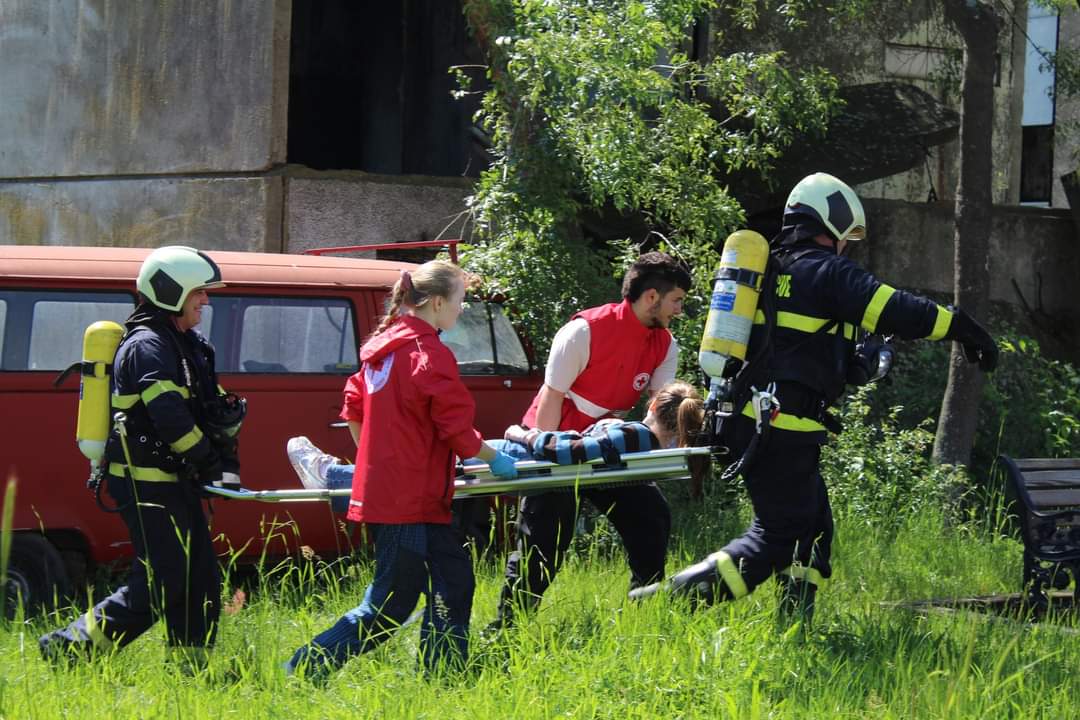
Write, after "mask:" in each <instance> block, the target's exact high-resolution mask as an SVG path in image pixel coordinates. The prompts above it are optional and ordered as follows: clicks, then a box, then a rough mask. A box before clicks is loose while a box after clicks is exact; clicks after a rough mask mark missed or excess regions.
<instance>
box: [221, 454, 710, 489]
mask: <svg viewBox="0 0 1080 720" xmlns="http://www.w3.org/2000/svg"><path fill="white" fill-rule="evenodd" d="M710 452H711V448H708V447H689V448H672V449H667V450H651V451H649V452H639V453H625V454H623V455H622V457H621V458H620V460H621V462H620V463H619V464H618V465H608V464H605V463H604V461H603V459H596V460H592V461H590V462H587V463H580V464H577V465H559V464H557V463H552V462H537V461H534V460H522V461H519V462H517V463H516V467H517V470H518V476H517V477H516V478H515V479H513V480H503V479H501V478H497V477H495V476H494V475H492V474H491V470H490V469H489V468H488V466H487V465H486V464H481V465H466V466H464V467H460V466H459V471H460V473H459V475H458V476H457V478H456V479H455V481H454V497H482V496H485V495H515V494H527V493H537V492H546V491H548V490H558V489H577V488H587V487H597V486H602V487H609V486H617V485H629V484H633V483H642V482H652V481H655V480H686V479H689V478H690V474H691V473H690V459H691V458H692V457H694V456H706V455H709V454H710ZM206 491H207V492H210V493H213V494H215V495H220V496H222V497H226V498H230V499H232V500H257V501H259V502H305V501H312V500H330V499H331V498H335V497H348V496H349V495H350V494H351V492H352V491H351V490H350V489H349V488H341V489H337V490H329V489H323V490H319V489H308V488H286V489H283V490H247V489H240V490H232V489H227V488H219V487H209V486H208V487H206Z"/></svg>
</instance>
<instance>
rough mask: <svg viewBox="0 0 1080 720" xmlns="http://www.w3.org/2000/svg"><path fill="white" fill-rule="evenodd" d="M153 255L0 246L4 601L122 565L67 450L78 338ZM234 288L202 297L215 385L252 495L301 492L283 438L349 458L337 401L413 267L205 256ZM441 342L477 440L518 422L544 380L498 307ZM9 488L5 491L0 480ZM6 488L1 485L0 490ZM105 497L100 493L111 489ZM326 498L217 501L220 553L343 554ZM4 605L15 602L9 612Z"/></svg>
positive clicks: (30, 597)
mask: <svg viewBox="0 0 1080 720" xmlns="http://www.w3.org/2000/svg"><path fill="white" fill-rule="evenodd" d="M148 252H149V250H147V249H133V248H94V247H49V246H44V247H36V246H0V417H3V418H4V422H3V430H2V438H3V440H2V443H0V473H2V475H0V480H2V479H3V478H7V477H15V478H16V479H17V491H16V502H15V522H14V530H15V535H14V538H13V543H12V553H11V561H10V566H9V570H8V577H7V580H6V583H5V591H6V592H7V593H8V596H9V597H17V596H19V595H20V594H21V597H23V598H24V600H26V601H28V602H29V604H30V605H32V606H48V605H50V604H51V601H52V598H53V597H54V595H56V594H60V595H62V594H64V593H66V592H67V591H68V590H69V589H70V588H71V587H72V586H74V587H81V586H82V583H83V582H84V580H85V577H86V574H87V571H88V570H91V569H93V568H94V567H95V566H97V565H100V564H103V563H111V562H113V561H117V560H121V559H123V558H125V557H128V556H129V555H130V552H131V550H130V542H129V541H128V538H127V533H126V532H125V530H124V527H123V523H122V522H121V521H120V519H119V516H118V515H115V514H108V513H105V512H103V511H102V510H101V509H99V508H98V506H97V504H96V503H95V501H94V499H93V497H92V495H91V493H90V492H89V491H88V490H87V488H86V479H87V476H88V474H89V462H88V461H87V460H86V458H84V457H83V456H82V455H81V454H80V452H79V450H78V448H77V447H76V445H75V419H76V409H77V403H78V394H79V378H78V375H77V373H74V374H72V376H71V377H68V378H67V379H66V381H64V382H63V383H62V384H61V385H60V386H59V387H54V386H53V381H54V379H55V378H56V377H57V374H58V372H59V371H61V370H62V369H64V368H66V367H67V366H68V365H70V364H71V363H73V362H75V361H77V360H79V359H80V356H81V354H82V336H83V331H84V329H85V328H86V326H87V325H89V324H90V323H92V322H95V321H97V320H113V321H116V322H120V323H122V322H123V320H124V319H125V318H126V317H127V316H128V314H129V313H130V312H131V310H132V308H133V306H134V302H135V277H136V275H137V274H138V270H139V266H140V264H141V263H142V261H143V259H144V258H145V257H146V255H147V254H148ZM209 254H210V256H211V257H213V259H214V261H215V262H217V263H218V265H219V266H220V267H221V273H222V277H223V279H224V280H225V282H226V283H227V285H228V287H226V288H223V289H221V290H217V291H214V292H212V293H211V294H210V307H209V308H208V309H206V310H204V311H203V320H202V324H201V325H200V327H199V329H200V331H202V332H203V334H204V335H206V337H208V338H209V339H210V341H211V342H212V343H213V344H214V347H215V350H216V357H217V369H218V373H219V379H220V382H221V384H222V386H224V387H225V388H226V389H227V390H229V391H232V392H235V393H237V394H239V395H242V396H244V397H246V398H247V401H248V414H247V418H246V419H245V421H244V427H243V430H242V431H241V434H240V461H241V479H242V481H243V484H244V486H245V487H249V488H252V489H275V488H287V487H299V480H297V478H296V476H295V474H294V473H293V471H292V469H291V468H290V466H289V463H288V460H287V458H286V455H285V443H286V441H287V440H288V438H290V437H292V436H294V435H307V436H308V437H309V438H311V440H312V441H313V442H314V443H315V444H316V445H318V446H320V447H322V448H324V449H326V450H327V451H328V452H331V453H334V454H337V455H341V456H344V457H346V458H351V457H352V456H353V454H354V452H355V447H354V446H353V444H352V440H351V439H350V437H349V432H348V430H347V428H345V427H344V425H343V424H342V423H340V422H339V420H338V412H339V411H340V409H341V391H342V388H343V386H344V383H345V379H346V377H347V376H348V375H350V374H351V373H353V372H354V371H355V370H356V368H357V352H358V348H359V346H360V345H361V344H362V342H363V339H364V338H365V337H366V336H367V335H368V334H369V333H370V332H371V331H372V330H373V329H374V327H375V324H376V322H377V316H378V315H379V314H380V313H381V312H382V308H383V303H384V300H385V297H386V295H387V293H388V291H389V289H390V287H391V285H392V284H393V283H394V282H395V281H396V280H397V278H398V276H399V271H400V270H401V269H402V268H409V267H413V266H412V265H410V264H407V263H400V262H391V261H383V260H362V259H355V258H343V257H333V256H315V255H279V254H266V253H246V252H216V251H210V252H209ZM443 340H444V342H446V344H447V345H449V346H450V347H451V349H453V351H454V353H455V354H456V355H457V357H458V364H459V367H460V369H461V373H462V375H463V376H464V381H465V384H466V385H467V386H468V387H469V389H470V390H471V392H472V393H473V397H474V398H475V399H476V404H477V426H478V428H479V429H480V430H481V432H482V433H483V434H484V435H485V437H501V436H502V433H503V431H504V429H505V428H506V427H507V426H508V425H510V424H511V423H514V422H517V421H518V420H519V419H520V418H521V416H522V414H523V413H524V411H525V409H526V408H527V406H528V404H529V402H530V400H531V398H532V396H533V395H534V394H535V393H536V390H537V388H538V387H539V386H540V383H541V382H542V374H541V373H540V372H539V371H538V369H537V366H536V364H535V362H534V361H533V359H532V358H531V357H530V355H529V352H528V351H527V345H525V344H523V343H522V341H521V339H520V338H519V336H518V334H517V333H516V332H515V330H514V328H513V326H512V325H511V324H510V322H509V321H508V320H507V318H506V315H505V314H504V312H503V309H502V307H501V306H500V305H499V304H497V303H488V302H471V303H469V304H468V306H467V308H466V310H465V312H464V313H463V314H462V317H461V319H460V321H459V322H458V325H457V327H455V328H454V330H453V331H452V332H449V333H444V334H443ZM4 485H6V483H4ZM0 492H2V490H0ZM106 502H108V497H107V494H106ZM339 521H340V516H335V515H334V514H333V513H332V512H331V510H330V509H329V506H328V504H326V503H291V504H263V503H255V502H215V503H214V513H213V516H212V523H213V532H214V533H215V535H217V534H220V539H219V543H220V545H219V549H220V550H221V552H223V553H224V552H230V553H233V554H235V555H236V556H237V559H239V560H241V561H255V560H258V559H259V558H260V557H269V558H273V557H281V556H286V555H292V554H294V553H296V552H297V551H298V550H299V549H300V547H301V546H306V547H310V548H311V549H312V550H314V551H315V552H316V553H318V554H319V555H321V556H323V557H328V556H334V555H337V554H340V553H341V552H343V551H345V550H346V549H347V547H348V538H347V537H346V536H345V535H344V534H343V533H344V531H343V529H342V523H340V522H339ZM10 606H11V605H10V604H9V607H10Z"/></svg>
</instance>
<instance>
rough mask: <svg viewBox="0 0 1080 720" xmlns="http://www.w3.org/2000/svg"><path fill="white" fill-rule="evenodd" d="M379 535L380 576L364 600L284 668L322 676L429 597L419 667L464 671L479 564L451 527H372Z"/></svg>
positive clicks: (382, 637)
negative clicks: (419, 601) (303, 670)
mask: <svg viewBox="0 0 1080 720" xmlns="http://www.w3.org/2000/svg"><path fill="white" fill-rule="evenodd" d="M368 527H369V528H370V530H371V532H372V534H373V535H374V537H375V578H374V579H373V580H372V581H371V584H370V585H368V588H367V591H366V592H365V593H364V600H363V602H361V603H360V605H358V606H357V607H355V608H353V609H352V610H350V611H349V612H347V613H345V615H343V616H342V617H341V619H339V620H338V621H337V622H336V623H335V624H334V625H333V626H332V627H330V628H329V629H327V630H324V631H323V632H321V633H319V634H318V635H316V636H315V638H314V639H313V640H312V641H311V642H310V643H308V644H307V645H304V646H303V647H301V648H300V649H298V650H297V651H296V652H295V653H294V654H293V656H292V658H291V659H290V660H289V662H288V663H286V665H285V669H286V671H287V672H288V673H289V674H292V673H293V672H294V671H295V670H296V669H297V668H298V667H301V666H303V667H304V668H305V670H306V673H307V675H308V677H310V678H312V679H316V680H319V679H322V678H325V677H326V675H328V674H329V673H330V671H332V670H335V669H337V668H339V667H341V666H342V665H343V664H345V662H346V661H347V660H348V659H349V658H351V657H353V656H356V655H360V654H362V653H366V652H368V651H370V650H373V649H375V648H376V647H378V646H379V645H381V644H382V643H384V642H386V641H387V640H389V639H390V637H391V636H392V635H393V634H394V632H395V631H396V630H397V629H398V628H400V627H401V625H402V623H404V622H405V621H406V620H407V619H408V617H409V615H410V614H411V613H412V611H413V609H414V608H415V607H416V602H417V600H419V599H420V595H421V594H423V595H424V596H425V599H426V607H425V608H424V617H423V620H422V622H421V625H420V662H421V664H422V666H423V667H424V669H425V671H427V672H432V671H435V670H440V669H452V670H453V669H460V668H463V667H464V665H465V662H466V660H468V656H469V617H470V616H471V615H472V599H473V591H474V589H475V587H476V580H475V578H474V577H473V568H472V560H471V558H470V557H469V556H468V555H467V554H466V552H465V550H464V548H463V547H462V544H461V541H460V539H459V538H458V537H457V534H456V533H455V532H454V531H453V530H452V529H451V527H450V526H449V525H434V524H424V523H415V524H409V525H377V524H369V525H368Z"/></svg>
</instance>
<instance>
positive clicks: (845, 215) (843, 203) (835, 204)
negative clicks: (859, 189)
mask: <svg viewBox="0 0 1080 720" xmlns="http://www.w3.org/2000/svg"><path fill="white" fill-rule="evenodd" d="M826 201H827V202H828V203H829V222H830V223H832V226H833V227H834V228H836V231H837V232H838V233H840V234H841V236H843V235H846V234H847V233H848V232H849V231H850V229H851V223H852V221H854V220H855V215H854V214H853V213H852V212H851V206H850V205H848V201H847V198H845V197H844V194H843V193H842V192H840V191H839V190H837V191H836V192H834V193H833V194H831V195H829V197H827V198H826ZM842 239H843V237H839V238H837V240H842Z"/></svg>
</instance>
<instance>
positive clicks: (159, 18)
mask: <svg viewBox="0 0 1080 720" xmlns="http://www.w3.org/2000/svg"><path fill="white" fill-rule="evenodd" d="M289 11H290V3H289V2H287V1H281V0H277V1H273V0H269V1H268V0H214V2H203V1H202V0H186V1H184V0H168V1H167V2H161V3H149V2H133V3H127V2H119V1H117V0H83V1H82V2H75V1H74V0H4V2H3V3H0V96H2V97H3V102H2V103H0V177H3V178H27V177H34V178H37V177H71V176H87V175H93V176H100V175H133V174H140V175H141V174H157V173H200V172H214V171H224V172H235V171H254V170H265V169H268V168H269V167H271V165H273V164H274V163H277V162H283V161H284V159H285V120H286V115H285V113H286V111H287V92H288V73H287V69H288V44H287V43H288V28H289V25H288V22H289ZM283 63H284V64H283ZM276 70H277V71H279V72H275V71H276ZM280 70H284V71H285V72H283V73H282V72H280Z"/></svg>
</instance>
